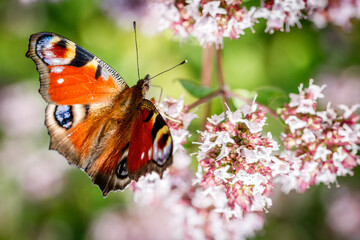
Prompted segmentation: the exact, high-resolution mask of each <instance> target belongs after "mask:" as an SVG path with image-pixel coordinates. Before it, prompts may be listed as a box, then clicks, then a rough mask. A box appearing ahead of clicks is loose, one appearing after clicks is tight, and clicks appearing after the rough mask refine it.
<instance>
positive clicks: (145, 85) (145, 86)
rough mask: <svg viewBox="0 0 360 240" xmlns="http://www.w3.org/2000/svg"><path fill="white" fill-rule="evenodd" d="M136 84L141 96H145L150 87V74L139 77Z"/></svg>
mask: <svg viewBox="0 0 360 240" xmlns="http://www.w3.org/2000/svg"><path fill="white" fill-rule="evenodd" d="M137 86H138V88H139V89H140V91H141V93H142V95H143V96H145V94H146V92H147V91H149V88H150V75H149V74H147V75H146V76H145V77H144V78H143V79H140V80H139V81H138V82H137Z"/></svg>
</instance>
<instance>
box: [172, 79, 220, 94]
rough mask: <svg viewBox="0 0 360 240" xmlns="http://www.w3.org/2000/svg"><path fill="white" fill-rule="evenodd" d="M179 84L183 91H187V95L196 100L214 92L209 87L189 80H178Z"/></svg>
mask: <svg viewBox="0 0 360 240" xmlns="http://www.w3.org/2000/svg"><path fill="white" fill-rule="evenodd" d="M179 82H180V83H181V85H182V86H183V87H184V88H185V90H186V91H188V93H190V94H191V95H192V96H194V97H196V98H203V97H205V96H207V95H209V94H211V93H213V92H214V91H215V90H214V89H213V88H211V87H204V86H201V85H200V84H198V83H195V82H192V81H189V80H184V79H179Z"/></svg>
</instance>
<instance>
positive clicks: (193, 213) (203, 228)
mask: <svg viewBox="0 0 360 240" xmlns="http://www.w3.org/2000/svg"><path fill="white" fill-rule="evenodd" d="M160 107H161V109H162V110H163V111H164V112H165V114H166V115H168V116H170V117H172V118H174V119H169V118H167V122H168V125H169V126H170V129H171V133H172V136H173V138H174V144H175V142H177V143H178V144H180V145H181V143H183V142H184V140H185V139H186V137H187V136H188V134H185V133H184V134H178V136H183V137H180V138H179V140H176V138H177V137H176V136H177V134H176V132H177V131H180V132H181V131H186V132H187V130H186V128H185V127H187V125H188V124H186V123H185V122H186V120H187V119H188V120H192V119H193V118H194V114H192V113H184V110H186V106H185V107H184V100H183V98H180V99H179V100H174V99H171V98H166V99H165V101H164V102H163V103H161V104H160ZM185 112H187V111H185ZM179 120H180V121H179ZM174 133H175V134H174ZM180 140H181V141H180ZM175 148H176V149H177V151H175V152H174V163H173V165H172V167H170V169H169V170H168V171H166V172H165V174H164V175H163V179H160V177H159V175H158V174H156V173H152V174H148V175H146V176H144V177H141V178H140V179H139V181H138V182H134V183H133V185H132V189H133V191H134V199H135V202H136V203H137V204H138V205H140V206H144V205H145V206H151V207H157V208H165V209H167V211H168V213H169V214H170V216H171V217H170V218H169V219H168V223H169V225H172V226H173V225H175V226H180V227H178V228H177V229H176V231H174V234H173V235H174V236H173V238H176V239H246V238H248V237H251V236H253V235H254V233H255V231H257V230H260V229H262V227H263V224H264V222H265V220H264V217H263V215H262V214H258V213H251V214H247V215H246V216H244V217H243V218H240V217H239V218H235V219H232V220H231V221H228V220H229V218H230V217H231V216H232V210H231V209H229V208H228V207H226V206H225V205H226V203H227V199H226V194H225V192H224V191H217V190H215V189H214V190H212V191H211V192H209V191H208V192H205V191H203V188H202V187H201V186H200V185H199V184H197V183H196V181H193V179H195V178H196V177H195V174H194V172H193V171H192V170H191V169H190V161H191V158H190V156H189V155H188V154H187V153H186V151H182V149H183V147H182V146H177V147H175Z"/></svg>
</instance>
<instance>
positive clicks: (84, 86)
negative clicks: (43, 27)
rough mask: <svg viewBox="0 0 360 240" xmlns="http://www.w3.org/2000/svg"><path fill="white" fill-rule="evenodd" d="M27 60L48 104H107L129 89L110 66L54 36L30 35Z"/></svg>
mask: <svg viewBox="0 0 360 240" xmlns="http://www.w3.org/2000/svg"><path fill="white" fill-rule="evenodd" d="M26 56H28V57H30V58H31V59H32V60H33V61H34V62H35V63H36V66H37V69H38V71H39V74H40V93H41V95H42V96H43V98H44V99H45V100H46V101H47V102H48V103H56V104H61V105H73V104H89V103H96V102H97V103H98V102H103V103H104V102H109V101H111V100H112V97H113V96H115V95H116V94H118V93H120V92H122V91H123V90H124V89H126V88H128V85H127V84H126V83H125V81H124V80H123V78H122V77H121V76H120V75H119V74H118V73H117V72H116V71H115V70H114V69H112V68H111V67H110V66H109V65H107V64H106V63H104V62H103V61H101V60H100V59H99V58H97V57H96V56H95V55H93V54H92V53H90V52H88V51H86V50H85V49H84V48H82V47H80V46H78V45H77V44H75V43H74V42H72V41H70V40H68V39H66V38H64V37H62V36H60V35H57V34H54V33H37V34H33V35H31V37H30V42H29V50H28V52H27V54H26Z"/></svg>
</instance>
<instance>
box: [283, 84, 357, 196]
mask: <svg viewBox="0 0 360 240" xmlns="http://www.w3.org/2000/svg"><path fill="white" fill-rule="evenodd" d="M324 88H325V86H321V87H320V86H317V85H314V84H313V80H310V84H309V87H308V88H305V89H303V86H302V85H300V87H299V94H290V98H291V102H290V103H289V104H288V105H287V104H285V106H284V108H283V109H282V110H281V118H282V119H283V120H284V122H285V123H286V124H287V128H286V130H285V133H283V134H282V140H283V145H284V147H285V149H286V150H285V153H284V156H285V155H286V156H287V157H285V159H287V160H289V162H290V165H291V167H292V169H293V171H291V172H289V174H288V175H286V176H284V175H283V176H280V177H279V178H278V179H277V180H276V181H278V182H280V183H282V185H283V190H284V191H285V192H288V191H290V190H291V189H295V190H297V191H299V192H304V191H306V190H307V189H308V188H309V187H310V186H311V185H314V184H319V183H325V184H330V183H334V182H336V178H337V176H344V175H347V174H352V171H351V170H352V169H353V168H354V167H355V166H357V165H358V164H359V163H360V158H359V157H358V156H357V155H356V154H357V151H358V150H359V143H360V124H358V123H357V121H358V120H359V119H360V115H358V114H356V110H357V109H358V108H359V106H360V105H359V104H356V105H354V106H352V107H347V106H345V105H340V106H339V108H340V110H339V109H334V108H332V107H331V105H330V104H328V106H327V108H326V110H325V111H318V110H317V109H316V107H317V101H318V99H319V98H323V97H324V95H323V94H322V90H323V89H324ZM304 102H308V103H309V104H308V107H307V109H308V110H306V111H303V110H302V111H299V110H298V109H299V107H300V106H303V105H304V104H302V103H304ZM302 109H304V108H302ZM286 185H288V186H286Z"/></svg>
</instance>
